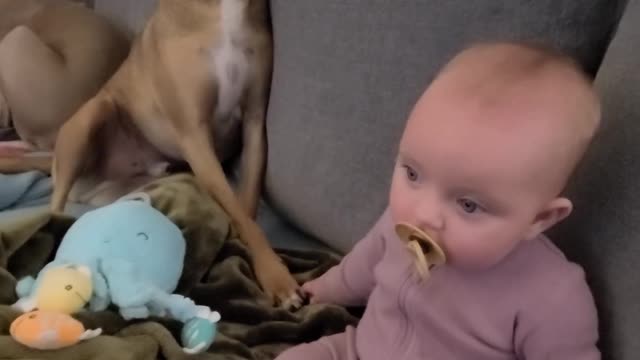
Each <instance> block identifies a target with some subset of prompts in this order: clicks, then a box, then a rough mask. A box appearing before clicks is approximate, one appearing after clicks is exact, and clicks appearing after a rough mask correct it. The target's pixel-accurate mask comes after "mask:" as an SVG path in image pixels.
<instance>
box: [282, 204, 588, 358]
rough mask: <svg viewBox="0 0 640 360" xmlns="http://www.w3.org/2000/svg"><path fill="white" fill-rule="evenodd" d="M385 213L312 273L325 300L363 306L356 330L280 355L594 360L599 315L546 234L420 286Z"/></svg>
mask: <svg viewBox="0 0 640 360" xmlns="http://www.w3.org/2000/svg"><path fill="white" fill-rule="evenodd" d="M412 266H413V265H412V261H411V257H410V254H409V253H408V251H407V250H406V248H405V247H404V245H403V243H402V242H401V241H400V239H398V237H397V236H396V235H395V233H394V231H393V224H392V223H391V217H390V214H389V211H388V210H387V211H385V213H384V214H383V215H382V217H381V218H380V220H379V221H378V223H377V224H376V225H375V226H374V227H373V229H372V230H371V231H370V232H369V233H368V234H367V235H366V236H365V238H364V239H362V240H361V241H359V242H358V243H357V244H356V245H355V247H354V249H353V250H352V251H351V252H350V253H349V254H347V255H346V256H345V258H344V259H343V260H342V262H341V263H340V264H339V265H337V266H335V267H334V268H332V269H330V270H329V271H328V272H327V273H325V274H324V275H322V276H321V277H320V278H318V279H317V280H315V281H316V282H317V283H316V284H315V285H316V286H317V288H318V289H321V290H320V291H319V292H322V297H323V298H324V299H327V300H328V301H330V302H332V303H337V304H342V305H364V304H366V306H367V307H366V310H365V313H364V315H363V317H362V319H361V321H360V323H359V324H358V327H357V328H355V329H354V328H347V329H346V331H345V332H344V333H341V334H337V335H333V336H328V337H325V338H322V339H320V340H319V341H316V342H312V343H308V344H302V345H299V346H295V347H292V348H290V349H289V350H287V351H285V352H284V353H282V354H281V355H280V356H279V357H278V358H277V359H278V360H289V359H291V360H323V359H350V360H356V359H363V360H391V359H393V360H402V359H407V360H414V359H415V360H418V359H420V360H422V359H433V360H502V359H505V360H506V359H509V360H514V359H519V360H596V359H600V352H599V350H598V348H597V346H596V342H597V341H598V319H597V313H596V308H595V304H594V301H593V297H592V295H591V291H590V289H589V287H588V285H587V283H586V281H585V278H584V273H583V271H582V269H581V268H580V267H579V266H578V265H576V264H574V263H571V262H569V261H568V260H567V259H566V258H565V257H564V256H563V254H562V253H561V252H560V250H559V249H558V248H556V247H555V246H554V245H553V244H552V243H551V241H549V240H548V239H547V238H546V237H540V238H538V239H536V240H534V241H528V242H522V243H521V245H519V247H517V248H516V249H515V250H514V251H513V252H512V253H511V254H509V256H507V258H505V259H504V260H503V261H502V262H500V263H499V264H498V265H496V266H494V267H492V268H491V269H489V270H485V271H483V272H464V271H462V270H459V269H455V268H452V267H448V266H446V265H445V266H442V267H440V268H436V269H434V270H433V271H432V273H431V277H430V278H429V279H428V280H427V281H426V282H423V283H421V282H420V280H418V278H417V276H416V275H414V274H415V272H414V271H413V270H412Z"/></svg>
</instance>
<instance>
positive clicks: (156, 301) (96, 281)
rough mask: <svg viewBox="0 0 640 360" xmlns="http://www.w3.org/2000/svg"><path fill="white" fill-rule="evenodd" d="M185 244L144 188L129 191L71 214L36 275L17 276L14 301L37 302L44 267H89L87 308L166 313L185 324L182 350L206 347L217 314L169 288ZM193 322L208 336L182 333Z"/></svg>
mask: <svg viewBox="0 0 640 360" xmlns="http://www.w3.org/2000/svg"><path fill="white" fill-rule="evenodd" d="M185 250H186V244H185V239H184V238H183V236H182V232H181V231H180V229H179V228H178V227H177V226H176V225H175V224H174V223H173V222H172V221H171V220H169V219H168V218H167V217H166V216H165V215H164V214H162V213H161V212H159V211H158V210H156V209H155V208H153V207H152V206H151V204H150V201H149V198H148V195H147V194H144V193H142V194H134V195H133V196H129V197H125V198H123V199H121V200H119V201H117V202H115V203H113V204H111V205H107V206H104V207H101V208H98V209H96V210H93V211H90V212H87V213H86V214H84V215H83V216H81V217H80V218H79V219H78V220H76V222H75V223H74V224H73V225H72V226H71V227H70V228H69V230H68V231H67V233H66V235H65V236H64V239H63V240H62V242H61V244H60V246H59V248H58V251H57V253H56V256H55V259H54V260H53V261H52V262H50V263H49V264H47V265H46V266H45V267H44V268H43V269H42V270H41V271H40V273H39V274H38V276H37V278H36V279H33V278H31V277H28V278H25V279H22V280H21V281H19V282H18V285H17V288H16V290H17V293H18V296H19V297H20V300H19V301H18V302H17V303H16V304H15V305H14V306H15V307H17V308H19V309H20V310H22V311H25V312H26V311H31V310H33V309H34V308H35V307H36V301H35V300H34V299H35V297H36V294H37V290H38V288H39V287H40V286H41V281H42V280H43V278H46V276H43V275H44V274H46V272H47V271H48V270H49V269H52V268H59V267H60V266H74V267H82V268H88V269H89V270H90V271H89V272H90V274H91V275H90V276H91V282H92V286H93V292H92V294H91V298H90V299H86V300H87V301H88V302H89V308H90V309H91V310H93V311H99V310H104V309H106V308H107V307H108V306H109V304H110V303H113V304H115V305H116V306H118V309H119V311H120V314H121V315H122V316H123V317H124V318H125V319H136V318H146V317H148V316H150V315H152V316H170V317H171V318H174V319H177V320H179V321H181V322H183V323H185V324H188V326H185V327H184V328H183V343H184V342H185V341H186V340H188V341H187V342H188V343H187V344H184V345H185V352H189V353H193V352H199V351H202V350H206V348H208V346H209V345H210V344H211V342H212V341H213V337H214V336H215V324H216V323H217V322H218V320H219V319H220V315H219V314H218V313H217V312H215V311H211V310H210V309H209V308H208V307H206V306H198V305H196V304H195V303H194V302H193V301H192V300H191V299H189V298H187V297H184V296H181V295H178V294H172V292H173V291H175V289H176V287H177V285H178V280H179V279H180V276H181V274H182V269H183V265H184V255H185ZM47 285H49V284H47ZM60 286H66V287H67V288H69V287H70V286H69V285H68V284H67V285H65V284H60ZM70 296H71V295H70ZM193 328H199V329H200V331H199V332H198V333H199V334H210V336H211V338H209V339H201V338H199V339H198V341H194V340H193V339H194V337H193V336H188V335H187V334H188V333H189V332H190V331H191V330H189V329H193Z"/></svg>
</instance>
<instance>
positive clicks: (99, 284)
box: [89, 271, 111, 311]
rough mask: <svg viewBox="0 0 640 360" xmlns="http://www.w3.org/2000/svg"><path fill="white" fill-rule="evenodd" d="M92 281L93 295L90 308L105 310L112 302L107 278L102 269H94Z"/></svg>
mask: <svg viewBox="0 0 640 360" xmlns="http://www.w3.org/2000/svg"><path fill="white" fill-rule="evenodd" d="M92 282H93V296H91V302H90V304H89V308H90V309H91V311H102V310H105V309H106V308H107V307H108V306H109V303H110V302H111V298H110V297H109V286H108V285H107V280H106V279H105V278H104V276H103V275H102V273H101V272H100V271H94V272H93V274H92Z"/></svg>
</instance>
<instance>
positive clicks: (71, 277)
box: [16, 264, 93, 314]
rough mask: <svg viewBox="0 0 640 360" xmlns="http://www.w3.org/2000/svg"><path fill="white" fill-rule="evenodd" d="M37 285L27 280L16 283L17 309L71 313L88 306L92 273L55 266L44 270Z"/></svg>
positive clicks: (67, 266) (78, 268)
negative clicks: (18, 297)
mask: <svg viewBox="0 0 640 360" xmlns="http://www.w3.org/2000/svg"><path fill="white" fill-rule="evenodd" d="M38 282H39V284H36V281H35V280H34V279H33V278H26V279H23V280H21V281H20V282H19V283H18V294H19V296H22V298H21V299H20V300H19V301H18V303H16V307H17V308H18V309H20V310H22V311H25V312H26V311H31V310H33V309H39V310H44V311H48V312H52V311H53V312H60V313H63V314H73V313H76V312H78V311H80V310H82V309H83V308H84V307H85V305H87V303H88V302H89V300H91V295H92V293H93V283H92V279H91V270H90V269H89V268H88V267H86V266H76V265H69V264H66V265H58V266H54V267H51V268H49V269H46V270H44V271H43V272H42V276H41V277H40V279H38Z"/></svg>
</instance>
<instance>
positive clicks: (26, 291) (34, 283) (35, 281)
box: [12, 260, 64, 312]
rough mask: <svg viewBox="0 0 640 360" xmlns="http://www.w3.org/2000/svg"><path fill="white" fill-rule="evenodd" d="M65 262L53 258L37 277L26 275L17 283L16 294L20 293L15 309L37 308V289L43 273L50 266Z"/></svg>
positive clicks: (26, 310)
mask: <svg viewBox="0 0 640 360" xmlns="http://www.w3.org/2000/svg"><path fill="white" fill-rule="evenodd" d="M62 264H64V262H61V261H58V260H53V261H52V262H50V263H48V264H47V265H45V266H44V267H43V268H42V270H40V272H39V273H38V275H37V278H34V277H33V276H26V277H24V278H22V279H20V281H18V283H17V284H16V294H17V295H18V301H17V302H16V303H15V304H13V305H12V307H13V308H14V309H17V310H19V311H22V312H28V311H31V310H33V309H35V308H36V298H35V294H36V290H37V289H38V285H39V282H40V278H41V277H42V274H44V273H45V271H47V270H48V269H49V268H51V267H54V266H58V265H62Z"/></svg>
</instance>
